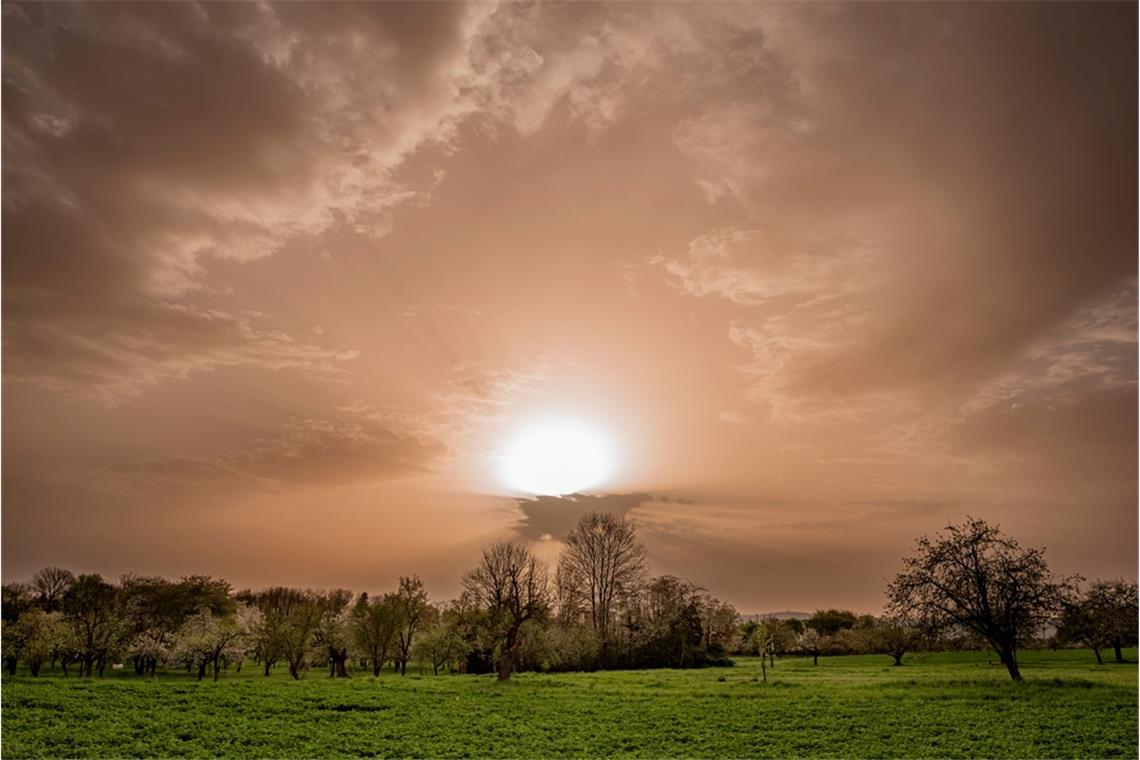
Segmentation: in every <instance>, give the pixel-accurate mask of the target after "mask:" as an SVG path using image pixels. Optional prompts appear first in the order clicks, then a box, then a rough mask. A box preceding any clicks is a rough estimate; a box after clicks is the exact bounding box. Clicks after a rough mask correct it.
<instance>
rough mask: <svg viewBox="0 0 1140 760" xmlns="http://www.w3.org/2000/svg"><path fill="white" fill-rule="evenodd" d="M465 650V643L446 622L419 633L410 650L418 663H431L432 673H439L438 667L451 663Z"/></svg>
mask: <svg viewBox="0 0 1140 760" xmlns="http://www.w3.org/2000/svg"><path fill="white" fill-rule="evenodd" d="M465 652H466V645H465V642H464V641H463V639H462V638H460V636H459V634H458V633H456V632H455V631H454V630H452V628H451V626H449V625H446V624H439V625H436V626H434V627H432V628H430V629H428V630H426V631H424V632H423V634H421V635H420V637H419V638H418V639H417V640H416V645H415V647H414V649H413V650H412V653H413V656H414V657H415V658H416V660H417V661H419V662H420V663H428V664H430V665H431V672H432V675H439V669H440V668H441V667H443V666H444V665H447V664H449V663H453V662H455V661H456V660H458V659H459V658H460V657H462V656H463V654H464V653H465Z"/></svg>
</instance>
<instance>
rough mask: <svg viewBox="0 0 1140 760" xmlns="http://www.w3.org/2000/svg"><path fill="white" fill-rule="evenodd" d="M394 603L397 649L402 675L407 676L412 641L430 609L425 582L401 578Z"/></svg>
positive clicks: (415, 578) (418, 579) (416, 577)
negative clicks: (396, 622)
mask: <svg viewBox="0 0 1140 760" xmlns="http://www.w3.org/2000/svg"><path fill="white" fill-rule="evenodd" d="M393 601H394V605H395V611H396V615H397V618H396V619H397V620H398V625H397V627H396V647H397V650H398V653H399V659H400V675H405V674H406V673H407V672H408V660H409V659H410V658H411V656H412V640H413V638H414V637H415V635H416V632H417V631H418V630H419V628H420V625H421V623H422V620H423V616H424V613H425V612H426V611H427V607H428V595H427V591H426V590H425V589H424V582H423V581H421V580H420V577H419V576H418V575H413V576H412V577H411V578H407V577H404V576H400V587H399V589H397V590H396V593H395V595H394V596H393Z"/></svg>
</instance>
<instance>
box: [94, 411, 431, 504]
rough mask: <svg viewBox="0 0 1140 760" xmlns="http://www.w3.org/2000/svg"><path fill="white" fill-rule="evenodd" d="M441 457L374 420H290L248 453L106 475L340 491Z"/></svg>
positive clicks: (145, 464)
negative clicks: (340, 488) (345, 487)
mask: <svg viewBox="0 0 1140 760" xmlns="http://www.w3.org/2000/svg"><path fill="white" fill-rule="evenodd" d="M445 453H446V449H445V448H444V446H443V445H442V444H440V443H439V442H437V441H434V440H431V439H424V438H422V437H419V436H416V435H412V434H410V433H408V432H404V431H401V430H398V429H394V428H392V427H387V426H384V425H382V424H379V423H378V422H376V421H373V420H368V419H364V420H358V421H353V420H344V419H338V420H328V419H294V420H291V421H290V422H289V423H287V424H286V425H285V427H284V429H283V430H282V431H280V433H278V434H277V435H274V436H272V437H268V438H264V439H262V440H260V441H259V442H258V443H257V444H256V445H254V446H252V447H250V448H247V449H243V450H239V451H233V452H229V453H225V454H210V455H189V454H187V455H181V456H172V457H163V458H159V459H148V460H140V461H134V462H120V463H118V464H115V465H112V466H111V467H110V468H109V472H110V474H111V475H112V476H114V477H122V478H127V479H128V480H129V482H130V483H132V484H134V485H139V484H146V483H151V484H155V483H173V484H179V485H181V486H189V487H199V488H210V487H223V488H239V487H257V488H274V487H290V488H296V487H329V486H333V487H342V486H354V485H360V484H365V483H375V482H379V481H384V480H391V479H393V478H401V477H408V476H413V475H419V474H423V473H426V472H429V471H430V469H431V467H432V466H433V465H434V464H436V463H438V462H439V460H440V459H441V458H442V457H443V455H444V454H445Z"/></svg>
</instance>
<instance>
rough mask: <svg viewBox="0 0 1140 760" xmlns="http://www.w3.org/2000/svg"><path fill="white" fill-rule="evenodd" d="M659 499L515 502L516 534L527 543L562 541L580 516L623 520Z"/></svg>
mask: <svg viewBox="0 0 1140 760" xmlns="http://www.w3.org/2000/svg"><path fill="white" fill-rule="evenodd" d="M658 498H659V497H655V496H653V495H652V494H648V493H626V494H573V495H571V496H536V497H533V498H526V499H515V504H517V505H518V509H519V511H520V512H521V514H522V516H521V519H520V520H519V522H518V524H517V525H516V526H515V531H516V532H517V533H518V534H519V536H521V537H522V538H524V539H526V540H527V541H547V540H550V539H549V537H553V538H555V539H557V540H558V541H561V540H562V539H564V538H565V537H566V536H567V535H569V533H570V531H571V530H573V529H574V526H575V525H577V524H578V520H580V519H581V518H582V516H583V515H586V514H589V513H590V512H608V513H610V514H613V515H615V516H617V517H626V516H627V515H629V513H630V512H632V511H633V510H634V509H636V508H637V507H639V506H640V505H642V504H643V503H645V502H650V501H656V500H658ZM544 536H546V537H547V538H544Z"/></svg>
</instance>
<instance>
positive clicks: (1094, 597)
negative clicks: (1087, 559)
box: [1087, 578, 1137, 662]
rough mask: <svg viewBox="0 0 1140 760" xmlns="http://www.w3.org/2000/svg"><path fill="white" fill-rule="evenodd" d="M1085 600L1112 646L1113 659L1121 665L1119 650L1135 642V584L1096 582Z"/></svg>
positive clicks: (1121, 653)
mask: <svg viewBox="0 0 1140 760" xmlns="http://www.w3.org/2000/svg"><path fill="white" fill-rule="evenodd" d="M1087 599H1088V600H1089V602H1090V604H1091V606H1092V609H1093V614H1094V615H1096V617H1097V619H1098V621H1099V624H1100V625H1101V626H1102V627H1103V629H1104V631H1105V633H1106V635H1107V638H1108V641H1109V643H1110V644H1111V645H1112V652H1113V657H1114V659H1115V660H1116V661H1117V662H1124V652H1123V648H1124V647H1126V646H1131V645H1133V644H1135V643H1136V627H1137V626H1136V613H1137V610H1136V582H1135V581H1133V582H1131V583H1129V582H1128V581H1125V580H1124V579H1123V578H1121V579H1119V580H1114V581H1097V582H1095V583H1093V585H1092V587H1091V588H1090V589H1089V591H1088V595H1087Z"/></svg>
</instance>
